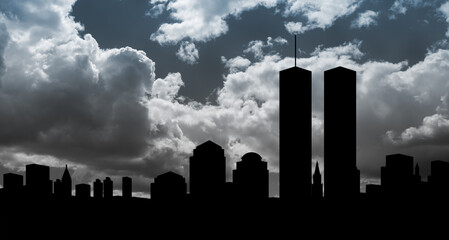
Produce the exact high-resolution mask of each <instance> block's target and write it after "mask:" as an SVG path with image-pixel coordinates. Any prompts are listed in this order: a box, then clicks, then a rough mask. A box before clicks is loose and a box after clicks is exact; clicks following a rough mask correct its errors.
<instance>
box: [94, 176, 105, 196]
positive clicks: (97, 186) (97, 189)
mask: <svg viewBox="0 0 449 240" xmlns="http://www.w3.org/2000/svg"><path fill="white" fill-rule="evenodd" d="M94 198H103V183H102V182H101V180H100V179H96V180H95V182H94Z"/></svg>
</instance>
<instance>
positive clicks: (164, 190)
mask: <svg viewBox="0 0 449 240" xmlns="http://www.w3.org/2000/svg"><path fill="white" fill-rule="evenodd" d="M311 74H312V72H310V71H308V70H305V69H302V68H299V67H297V66H294V67H292V68H289V69H285V70H282V71H280V72H279V81H280V82H281V84H280V88H279V92H280V99H281V102H280V106H279V108H280V112H281V114H280V119H281V120H280V122H281V125H280V129H281V131H280V133H281V134H280V137H281V139H283V140H282V141H280V145H281V146H280V149H282V150H281V151H280V156H281V163H280V166H281V167H280V173H279V174H280V179H281V180H280V189H285V190H283V191H282V192H283V193H281V194H280V196H279V198H280V199H281V200H282V201H285V202H288V203H289V204H295V203H300V202H308V203H310V202H314V201H317V202H320V201H321V200H322V199H324V200H325V201H328V202H333V201H335V202H341V201H350V202H353V201H366V200H372V199H377V200H379V199H382V200H386V199H405V198H411V197H415V198H417V199H426V198H428V199H432V198H443V199H446V198H449V193H446V192H445V191H444V189H445V188H449V162H445V161H441V160H435V161H432V162H431V174H430V175H429V176H428V180H427V181H423V179H422V176H421V174H420V167H419V165H418V164H416V165H414V161H413V157H411V156H407V155H404V154H400V153H398V154H392V155H387V156H386V166H384V167H381V168H380V170H381V171H380V172H381V182H380V184H377V185H376V184H367V185H366V192H365V193H362V192H361V191H360V171H359V170H358V169H357V165H356V157H355V151H356V141H355V139H356V133H355V131H356V87H355V85H356V80H355V79H356V72H355V71H353V70H351V69H347V68H344V67H336V68H333V69H330V70H327V71H325V72H324V103H325V105H324V106H325V108H324V109H325V111H324V116H325V118H324V120H325V122H324V131H325V132H324V141H325V144H324V146H325V147H324V151H325V155H324V156H325V157H324V169H321V170H320V168H319V164H318V162H317V161H316V162H315V167H314V168H313V169H312V159H311V147H312V136H311V129H312V128H311V124H312V121H311V90H310V88H311ZM292 84H295V85H292ZM298 88H299V89H303V94H302V98H303V99H302V100H300V101H299V102H300V103H301V104H302V105H301V106H296V105H291V103H292V101H289V100H290V99H288V98H289V97H291V96H294V95H293V94H292V93H291V92H289V91H290V90H291V89H298ZM294 97H296V96H294ZM294 103H295V104H296V102H294ZM295 108H298V109H301V112H302V114H299V113H298V112H296V111H291V109H295ZM336 110H338V112H337V111H336ZM342 111H343V114H342ZM342 116H344V121H341V119H342V118H341V117H342ZM350 119H352V120H350ZM298 121H299V122H300V123H301V124H300V125H299V127H297V126H298V125H297V122H298ZM342 124H344V125H342ZM285 129H286V130H285ZM292 129H295V131H293V130H292ZM351 129H352V130H351ZM342 136H344V137H342ZM341 142H344V143H345V144H343V145H341ZM297 145H299V146H300V148H297V147H296V146H297ZM283 156H284V157H283ZM226 161H227V160H226V156H225V152H224V149H223V148H222V147H221V146H219V145H218V144H216V143H214V142H213V141H211V140H208V141H206V142H204V143H202V144H199V145H198V146H197V147H196V148H195V149H194V150H193V152H192V155H191V157H190V162H189V163H190V166H189V170H190V174H189V178H188V179H187V180H186V178H185V177H184V176H182V175H179V174H177V173H175V172H173V171H167V172H165V173H162V174H160V175H158V176H157V177H155V179H154V182H153V183H151V184H149V185H151V188H150V192H151V199H154V200H158V201H162V200H164V201H198V202H216V201H222V200H224V199H234V200H242V201H243V200H252V201H254V200H258V201H262V200H263V201H266V200H268V199H269V198H270V197H269V194H268V186H269V181H268V175H269V170H268V166H267V162H265V161H263V157H262V156H260V155H259V154H257V153H255V152H248V153H246V154H244V155H243V156H242V157H241V161H239V162H237V163H236V168H235V169H233V170H232V176H233V177H232V179H233V181H231V182H227V181H226V174H227V173H226V172H227V169H226V166H227V163H226ZM312 172H313V174H312ZM323 175H324V177H322V176H323ZM24 179H25V184H24V183H23V182H24ZM3 182H4V186H3V188H2V189H0V201H1V200H7V201H9V200H12V199H14V200H23V199H29V198H31V199H37V200H40V201H41V200H48V199H56V200H58V201H63V200H67V199H71V198H73V197H74V199H89V198H93V199H98V200H103V199H104V200H108V199H112V198H113V197H117V196H114V194H113V191H114V187H113V181H112V180H111V178H110V177H105V179H104V180H103V181H102V180H100V179H96V180H95V181H94V182H92V183H79V184H76V185H75V186H73V183H72V179H71V175H70V172H69V170H68V166H67V165H66V166H65V169H64V172H63V174H62V176H61V178H60V179H56V180H55V181H53V180H51V179H50V168H49V167H48V166H45V165H39V164H28V165H26V168H25V178H24V176H22V175H19V174H15V173H5V174H4V175H3ZM72 189H74V190H72ZM122 197H123V198H124V199H130V198H133V196H132V178H130V177H126V176H124V177H122ZM271 199H274V198H273V197H271Z"/></svg>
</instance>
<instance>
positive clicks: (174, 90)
mask: <svg viewBox="0 0 449 240" xmlns="http://www.w3.org/2000/svg"><path fill="white" fill-rule="evenodd" d="M181 86H184V82H183V81H182V79H181V74H180V73H169V74H168V75H167V77H165V78H163V79H161V78H158V79H156V80H155V81H154V83H153V88H152V89H151V95H152V97H154V98H162V99H164V100H169V101H170V100H173V99H174V98H175V97H176V95H177V94H178V91H179V88H181Z"/></svg>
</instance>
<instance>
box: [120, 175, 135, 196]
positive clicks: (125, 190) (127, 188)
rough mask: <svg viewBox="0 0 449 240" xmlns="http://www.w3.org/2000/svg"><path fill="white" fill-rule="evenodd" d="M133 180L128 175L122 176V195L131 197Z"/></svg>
mask: <svg viewBox="0 0 449 240" xmlns="http://www.w3.org/2000/svg"><path fill="white" fill-rule="evenodd" d="M132 189H133V180H132V178H130V177H122V196H123V197H124V198H131V197H132V192H133V190H132Z"/></svg>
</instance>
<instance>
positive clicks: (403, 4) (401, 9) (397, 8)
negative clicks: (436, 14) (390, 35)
mask: <svg viewBox="0 0 449 240" xmlns="http://www.w3.org/2000/svg"><path fill="white" fill-rule="evenodd" d="M424 4H425V1H423V0H396V1H395V2H394V3H393V5H392V6H391V8H390V11H391V12H392V14H391V15H390V18H393V19H394V18H396V17H397V15H399V14H402V15H404V14H406V13H407V10H408V9H409V8H411V7H415V8H416V7H419V6H421V5H424Z"/></svg>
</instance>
